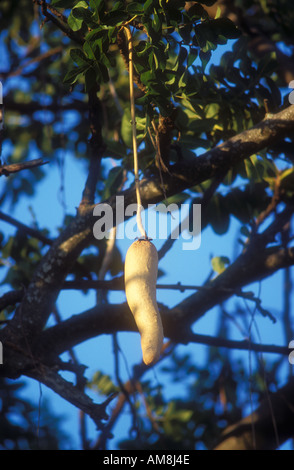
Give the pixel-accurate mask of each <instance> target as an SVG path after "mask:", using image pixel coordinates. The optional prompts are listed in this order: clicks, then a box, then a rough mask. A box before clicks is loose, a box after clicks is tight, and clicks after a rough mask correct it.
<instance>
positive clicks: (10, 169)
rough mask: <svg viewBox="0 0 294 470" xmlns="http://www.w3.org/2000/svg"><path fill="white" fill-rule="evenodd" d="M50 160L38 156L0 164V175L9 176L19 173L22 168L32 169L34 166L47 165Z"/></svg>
mask: <svg viewBox="0 0 294 470" xmlns="http://www.w3.org/2000/svg"><path fill="white" fill-rule="evenodd" d="M47 163H49V162H48V161H44V160H42V158H37V159H35V160H30V161H28V162H22V163H12V164H11V165H2V166H0V176H2V175H4V176H9V175H10V174H12V173H17V172H18V171H22V170H31V169H32V168H35V167H38V166H41V165H46V164H47Z"/></svg>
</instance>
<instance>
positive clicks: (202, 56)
mask: <svg viewBox="0 0 294 470" xmlns="http://www.w3.org/2000/svg"><path fill="white" fill-rule="evenodd" d="M199 57H200V60H201V63H202V67H203V72H204V71H205V68H206V66H207V64H208V62H209V61H210V58H211V51H210V50H209V51H207V52H204V51H203V50H201V51H200V52H199Z"/></svg>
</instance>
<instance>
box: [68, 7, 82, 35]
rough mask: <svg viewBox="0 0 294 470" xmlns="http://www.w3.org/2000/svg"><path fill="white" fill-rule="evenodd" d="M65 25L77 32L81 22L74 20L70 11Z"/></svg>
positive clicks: (77, 19) (80, 20)
mask: <svg viewBox="0 0 294 470" xmlns="http://www.w3.org/2000/svg"><path fill="white" fill-rule="evenodd" d="M67 24H68V26H69V27H70V28H71V29H72V30H73V31H79V30H80V29H81V27H82V24H83V20H82V19H79V18H75V16H74V15H73V12H72V11H71V12H70V14H69V17H68V19H67Z"/></svg>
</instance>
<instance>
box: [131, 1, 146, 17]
mask: <svg viewBox="0 0 294 470" xmlns="http://www.w3.org/2000/svg"><path fill="white" fill-rule="evenodd" d="M127 12H128V13H130V14H131V15H141V14H143V13H144V5H142V4H141V3H138V2H131V3H129V4H128V5H127Z"/></svg>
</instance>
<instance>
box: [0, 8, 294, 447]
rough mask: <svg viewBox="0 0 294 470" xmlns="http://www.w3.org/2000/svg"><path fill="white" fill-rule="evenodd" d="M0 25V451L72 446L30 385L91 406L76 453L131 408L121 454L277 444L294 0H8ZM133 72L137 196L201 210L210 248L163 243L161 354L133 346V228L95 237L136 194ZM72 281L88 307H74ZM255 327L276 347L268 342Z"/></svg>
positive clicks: (103, 439) (289, 209)
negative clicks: (36, 402)
mask: <svg viewBox="0 0 294 470" xmlns="http://www.w3.org/2000/svg"><path fill="white" fill-rule="evenodd" d="M0 18H1V46H0V47H1V57H2V58H1V65H0V80H1V85H2V87H1V88H2V89H3V100H2V101H3V104H0V107H1V113H0V124H1V130H0V139H1V140H0V151H1V154H0V157H1V162H0V177H1V178H0V180H1V186H0V206H1V207H0V221H1V225H0V249H1V259H0V268H1V269H0V274H1V295H0V342H1V343H0V344H1V345H2V349H3V361H0V362H3V363H1V364H0V375H1V390H0V393H1V395H0V397H1V401H2V411H3V413H2V415H1V418H0V421H1V422H3V426H2V425H1V427H0V447H1V448H3V449H5V448H38V447H39V448H42V449H48V448H52V449H53V448H59V449H60V448H63V446H66V444H65V440H66V437H65V436H64V435H63V434H62V432H59V433H56V432H55V429H56V427H58V423H57V424H56V423H53V424H52V422H49V421H48V422H47V424H44V426H41V427H40V428H39V439H37V437H36V433H35V432H34V431H33V427H34V425H33V422H32V418H31V417H30V410H31V409H32V404H31V403H30V400H24V399H20V398H18V397H17V394H16V391H17V390H18V388H19V387H20V386H21V384H22V383H23V381H24V380H25V379H28V378H29V379H33V380H35V381H37V382H39V383H40V384H43V385H44V386H46V387H48V388H49V389H51V390H53V391H54V392H55V393H56V394H58V395H59V396H60V397H62V398H63V399H64V400H66V401H67V402H69V403H70V404H71V405H72V406H73V410H75V409H76V408H77V409H78V410H79V412H80V438H81V444H80V445H81V448H83V449H90V448H91V449H105V448H108V447H109V441H110V439H111V438H112V437H113V434H112V433H114V437H116V436H115V425H116V423H117V422H118V420H119V419H120V417H122V416H123V415H124V412H125V411H124V410H128V411H127V412H128V415H129V418H128V423H129V424H128V426H129V429H126V431H125V434H124V435H122V436H119V443H118V444H117V445H118V447H119V448H122V449H143V448H146V449H161V450H166V449H188V450H194V449H229V450H233V449H274V448H279V447H280V446H281V445H282V444H283V443H284V442H287V441H288V440H289V439H290V438H291V437H292V436H293V421H294V416H293V404H294V403H293V397H294V393H293V392H294V382H293V379H292V377H291V375H292V368H291V367H292V366H291V364H292V363H294V360H293V361H292V360H291V354H290V352H291V349H289V343H290V342H291V341H292V340H294V332H293V312H292V310H291V299H292V298H291V291H292V280H291V275H292V269H293V264H294V248H293V227H292V225H291V221H292V215H293V211H294V184H293V182H294V168H293V163H294V150H293V149H294V146H293V139H294V97H293V95H292V93H294V91H293V92H292V91H291V89H294V65H293V64H294V61H293V58H294V33H293V26H292V25H293V21H294V12H293V8H292V1H290V0H284V1H283V2H278V1H277V0H271V1H263V2H258V1H256V0H246V1H242V2H241V1H239V0H235V1H233V0H226V1H225V0H217V1H214V0H205V1H199V2H184V1H173V0H148V1H147V2H141V1H138V2H130V1H128V0H127V1H116V2H115V1H102V0H51V1H45V0H12V1H8V0H2V2H1V5H0ZM126 32H128V34H131V46H130V44H129V43H128V35H127V34H126ZM130 47H131V48H132V53H133V55H132V62H131V63H130V56H129V50H130ZM131 66H132V67H133V72H134V73H133V84H134V92H135V114H136V120H135V123H136V134H137V145H138V165H139V179H140V181H139V187H140V194H141V199H142V205H143V207H144V208H146V210H147V209H148V208H149V207H150V206H149V205H151V204H152V205H158V204H160V203H163V204H164V205H165V206H167V207H170V204H174V206H173V207H174V208H177V207H180V206H181V204H183V203H185V204H186V205H187V206H186V207H189V211H188V214H187V217H188V219H187V220H188V227H190V228H191V225H192V222H193V220H192V219H193V207H194V206H195V205H196V204H197V205H198V204H200V205H201V240H202V241H201V246H203V245H204V246H205V244H206V241H207V243H209V244H210V247H209V248H210V252H209V250H208V251H206V252H205V253H206V255H205V256H206V257H205V260H204V259H203V258H201V260H202V261H201V265H199V261H198V260H199V258H197V256H199V255H198V250H194V251H193V250H191V251H189V258H188V255H187V252H186V255H185V256H184V255H183V252H182V248H181V245H180V243H179V242H178V241H177V240H176V239H174V238H173V237H172V236H171V235H172V234H168V235H167V237H166V239H165V240H163V241H161V242H160V243H156V240H155V241H154V242H155V243H156V248H157V250H158V257H159V273H158V285H157V293H158V294H160V293H162V292H165V296H166V297H165V299H166V300H164V301H162V302H161V301H159V310H160V315H161V318H162V323H163V329H164V335H165V343H164V348H163V350H162V354H161V357H160V359H159V360H158V362H157V363H156V364H155V365H153V366H152V367H148V366H146V365H145V364H143V363H141V356H140V351H137V354H138V355H137V357H135V358H134V352H132V354H131V355H132V357H128V356H127V354H125V353H124V351H123V349H122V347H121V345H120V338H121V336H120V334H121V333H122V332H128V333H129V334H130V335H133V336H134V335H135V334H136V335H137V327H136V325H135V323H134V320H133V317H132V315H131V313H130V309H129V307H128V304H127V303H126V300H125V297H124V277H123V270H124V256H125V251H124V250H125V248H126V246H127V245H129V244H130V243H131V241H128V243H127V244H123V245H121V244H120V240H119V239H117V238H116V236H115V235H116V234H117V231H118V230H119V226H116V221H117V217H114V218H113V220H112V224H111V226H108V227H107V228H108V229H109V230H110V233H111V234H112V235H113V237H110V238H109V237H103V238H101V239H98V238H97V237H95V236H94V235H95V233H94V231H93V227H94V224H95V222H96V221H97V220H99V217H97V214H98V213H99V210H100V209H101V207H103V205H105V204H107V205H108V206H109V207H110V208H111V209H112V211H113V213H114V214H118V213H120V211H121V210H122V209H123V210H125V209H126V208H127V207H128V206H129V205H130V204H136V203H137V198H136V183H137V182H138V180H137V179H136V178H135V177H134V148H133V124H134V122H133V121H132V117H131V106H130V88H129V85H130V83H129V81H130V74H129V72H130V68H131ZM0 91H1V89H0ZM0 103H1V102H0ZM77 175H78V177H79V179H78V180H77ZM81 180H82V181H83V187H81V186H80V181H81ZM77 181H79V182H78V183H77ZM52 182H53V183H52ZM52 184H54V187H55V188H57V189H56V194H55V196H52V192H51V193H50V188H51V186H52ZM42 188H48V198H47V199H46V200H45V201H44V200H43V199H42V202H40V191H41V190H42ZM67 194H70V197H71V200H70V203H69V204H68V203H67V200H66V195H67ZM117 196H120V199H118V197H117ZM118 201H123V208H122V207H119V204H118ZM33 204H36V205H35V206H34V205H33ZM38 204H42V208H41V212H42V213H43V214H45V215H46V214H48V224H47V225H45V220H46V218H45V217H43V218H42V222H40V219H39V214H40V213H38V215H37V214H36V213H35V210H34V207H37V206H38ZM24 206H25V207H26V208H27V207H29V211H30V216H29V217H28V216H27V215H22V214H25V213H26V212H25V210H24ZM97 208H98V209H97ZM175 210H176V209H175ZM97 211H98V212H97ZM148 211H149V209H148ZM49 213H52V220H53V222H52V221H51V220H50V222H49ZM95 213H96V216H95ZM100 215H101V214H100ZM130 215H131V214H129V216H130ZM129 216H126V217H125V220H123V221H121V220H118V222H122V223H123V222H125V221H127V220H128V217H129ZM164 217H165V218H166V219H168V218H171V219H172V218H173V212H171V213H165V214H164ZM236 230H237V235H236ZM194 235H195V234H194ZM208 240H209V241H208ZM232 246H234V249H233V250H232ZM181 260H186V261H187V263H186V265H184V263H183V262H182V261H181ZM165 261H166V264H164V268H163V263H164V262H165ZM188 264H189V265H188ZM166 269H168V272H166ZM186 272H189V282H188V283H187V282H184V281H183V279H186V277H185V276H184V274H185V273H186ZM281 274H282V277H277V276H280V275H281ZM164 277H166V278H168V279H170V280H171V282H170V283H167V282H165V281H164ZM270 279H274V280H276V281H274V284H271V286H273V285H274V288H273V287H272V292H270V293H268V294H264V289H263V286H266V285H267V282H268V281H269V280H270ZM281 279H282V282H280V280H281ZM66 292H73V293H74V294H76V293H79V295H80V299H81V302H82V303H83V302H84V305H85V307H84V308H81V309H80V311H75V312H74V314H68V311H70V312H72V306H70V305H67V304H66V302H63V303H61V302H60V297H61V296H62V295H63V294H64V293H66ZM89 293H91V294H93V295H92V297H90V303H91V305H90V306H89V296H88V295H89ZM172 293H177V294H178V296H177V297H175V298H176V301H175V303H172V301H171V300H170V299H172V298H173V297H172ZM111 294H117V295H119V294H120V295H121V297H115V296H114V297H112V295H111ZM169 296H170V297H169ZM118 298H119V300H113V299H118ZM160 298H162V299H164V297H160ZM276 298H278V302H279V307H278V311H276V310H277V308H276V307H275V308H272V305H271V304H272V303H273V302H274V301H275V300H276ZM67 308H68V311H67ZM212 312H216V315H215V316H213V315H212ZM215 318H216V321H214V319H215ZM204 319H207V321H208V322H211V323H210V329H209V331H208V330H206V333H205V334H202V333H201V328H200V327H199V325H201V322H202V321H203V320H204ZM257 319H258V320H257ZM257 321H258V322H259V321H261V322H262V325H263V328H264V329H265V330H266V328H267V326H268V325H269V324H270V325H272V324H274V325H275V328H277V330H276V331H281V332H282V338H281V340H279V339H278V337H279V335H278V334H277V335H275V338H274V340H273V341H272V342H271V343H266V344H264V343H263V340H262V339H261V338H260V336H259V333H258V327H257V326H256V325H257V323H256V322H257ZM258 324H260V323H258ZM255 328H256V331H257V333H256V334H255V333H254V331H255ZM105 336H107V337H109V338H110V339H111V344H112V357H111V361H112V367H111V368H110V369H111V370H109V371H105V368H104V364H105V360H106V358H105V357H104V354H103V345H102V344H103V343H102V339H103V338H104V337H105ZM133 336H132V337H133ZM93 338H96V339H97V342H96V343H95V345H96V346H95V347H96V348H97V369H96V371H95V373H94V374H93V375H92V376H91V377H87V376H86V374H85V370H86V368H87V366H88V364H87V363H81V362H80V361H79V359H78V351H79V346H80V345H83V344H87V343H89V342H90V340H91V339H93ZM276 338H277V339H276ZM100 340H101V343H100ZM99 344H101V345H102V346H100V349H99ZM199 345H201V351H202V352H203V354H204V356H205V360H204V361H203V363H201V364H200V363H199V362H198V361H197V360H196V359H197V358H196V357H195V355H194V354H193V351H195V349H193V348H194V347H196V346H197V347H198V348H199ZM198 350H199V349H197V351H198ZM183 351H184V352H183ZM238 351H244V352H245V354H247V356H238V355H236V352H238ZM95 354H96V353H95ZM244 357H247V358H248V357H249V363H250V367H249V369H250V370H249V373H248V367H247V362H246V361H247V359H244ZM0 358H1V355H0ZM253 358H254V361H255V362H254V361H253ZM132 361H134V364H133V362H132ZM122 362H123V363H124V365H125V366H126V369H127V370H128V374H127V375H126V377H127V378H126V379H125V374H124V373H123V372H122V365H121V364H122ZM253 362H254V363H253ZM128 364H132V367H131V369H130V367H128ZM157 374H158V378H157V379H156V377H157ZM68 377H70V378H68ZM165 383H169V384H170V390H171V391H172V392H171V393H172V397H171V398H169V397H168V393H167V386H165V385H164V384H165ZM178 383H181V384H182V385H183V390H182V394H181V393H180V392H179V393H178V392H177V391H176V390H177V386H176V385H177V384H178ZM173 390H175V392H174V393H173ZM248 397H250V398H249V399H248ZM41 413H42V412H41ZM11 414H14V415H15V416H18V419H19V420H20V422H21V423H22V424H20V425H19V426H16V425H15V423H14V421H13V417H11ZM44 414H45V415H46V416H47V415H49V414H50V407H47V406H46V410H45V411H44ZM89 420H90V421H92V422H93V423H94V424H95V432H94V437H93V436H92V435H91V436H89V435H88V432H87V426H86V424H87V423H88V421H89ZM57 421H58V420H57Z"/></svg>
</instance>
